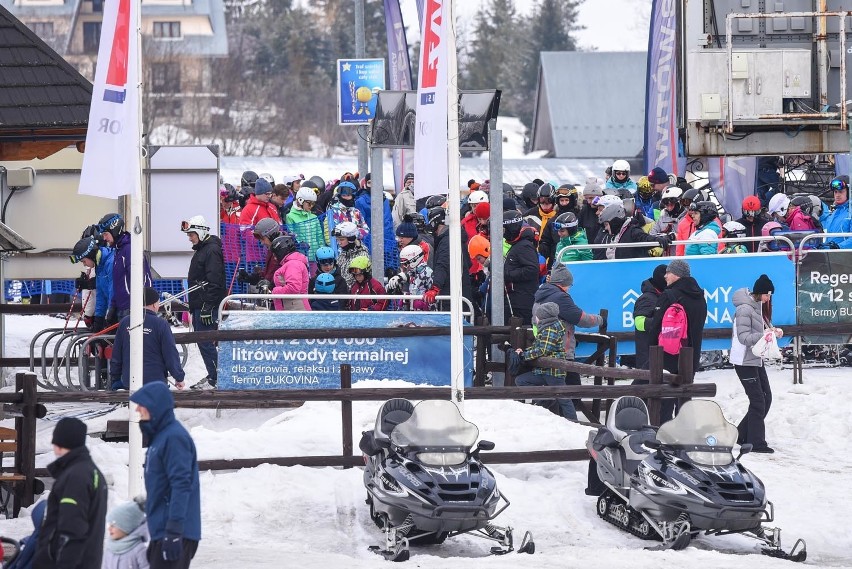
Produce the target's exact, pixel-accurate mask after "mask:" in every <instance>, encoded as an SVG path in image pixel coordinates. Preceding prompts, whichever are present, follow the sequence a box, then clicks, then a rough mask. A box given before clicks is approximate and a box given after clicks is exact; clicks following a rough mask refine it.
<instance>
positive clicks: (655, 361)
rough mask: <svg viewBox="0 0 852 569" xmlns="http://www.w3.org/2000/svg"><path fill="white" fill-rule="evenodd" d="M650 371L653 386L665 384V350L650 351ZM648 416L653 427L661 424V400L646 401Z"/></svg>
mask: <svg viewBox="0 0 852 569" xmlns="http://www.w3.org/2000/svg"><path fill="white" fill-rule="evenodd" d="M648 371H649V372H651V385H660V384H662V383H663V348H662V346H651V348H650V350H649V351H648ZM646 403H647V405H648V415H649V417H648V418H649V419H650V421H651V424H652V425H659V424H660V398H659V397H649V398H648V400H647V401H646Z"/></svg>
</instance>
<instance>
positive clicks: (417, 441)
mask: <svg viewBox="0 0 852 569" xmlns="http://www.w3.org/2000/svg"><path fill="white" fill-rule="evenodd" d="M478 437H479V429H478V428H477V426H476V425H474V424H473V423H471V422H470V421H466V420H465V419H464V417H462V416H461V414H460V413H459V410H458V407H456V406H455V405H454V404H453V403H452V402H451V401H438V400H426V401H421V402H420V403H418V404H417V406H416V407H414V412H413V413H412V414H411V417H409V418H408V419H407V420H406V421H404V422H402V423H400V424H399V425H397V426H396V428H394V430H393V431H392V432H391V443H392V444H394V445H396V446H398V447H401V448H404V449H416V451H417V459H418V460H420V461H421V462H423V463H424V464H427V465H430V466H445V465H453V464H461V463H462V462H464V461H465V459H466V458H467V454H468V452H469V451H470V449H471V447H473V445H474V443H476V439H477V438H478Z"/></svg>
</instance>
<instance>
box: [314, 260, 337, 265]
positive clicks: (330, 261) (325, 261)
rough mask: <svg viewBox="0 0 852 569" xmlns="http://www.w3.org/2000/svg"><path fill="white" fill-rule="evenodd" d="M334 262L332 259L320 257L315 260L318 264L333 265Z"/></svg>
mask: <svg viewBox="0 0 852 569" xmlns="http://www.w3.org/2000/svg"><path fill="white" fill-rule="evenodd" d="M334 263H335V261H334V259H320V260H319V261H317V265H320V266H326V265H333V264H334Z"/></svg>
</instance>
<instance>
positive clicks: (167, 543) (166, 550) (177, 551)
mask: <svg viewBox="0 0 852 569" xmlns="http://www.w3.org/2000/svg"><path fill="white" fill-rule="evenodd" d="M171 525H172V523H171V522H169V523H167V524H166V535H165V537H164V538H163V559H164V560H165V561H177V560H178V559H180V557H181V554H182V553H183V533H181V532H179V531H175V530H174V529H172V528H170V527H169V526H171Z"/></svg>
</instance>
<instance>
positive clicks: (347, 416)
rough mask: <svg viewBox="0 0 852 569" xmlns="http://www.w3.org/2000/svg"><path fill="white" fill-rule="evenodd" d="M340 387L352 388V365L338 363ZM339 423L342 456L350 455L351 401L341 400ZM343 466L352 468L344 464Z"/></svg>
mask: <svg viewBox="0 0 852 569" xmlns="http://www.w3.org/2000/svg"><path fill="white" fill-rule="evenodd" d="M340 389H352V366H351V365H350V364H341V365H340ZM340 409H341V423H342V424H343V427H342V428H343V457H344V459H346V458H350V457H351V456H352V401H341V402H340ZM343 468H352V467H351V466H344V467H343Z"/></svg>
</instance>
